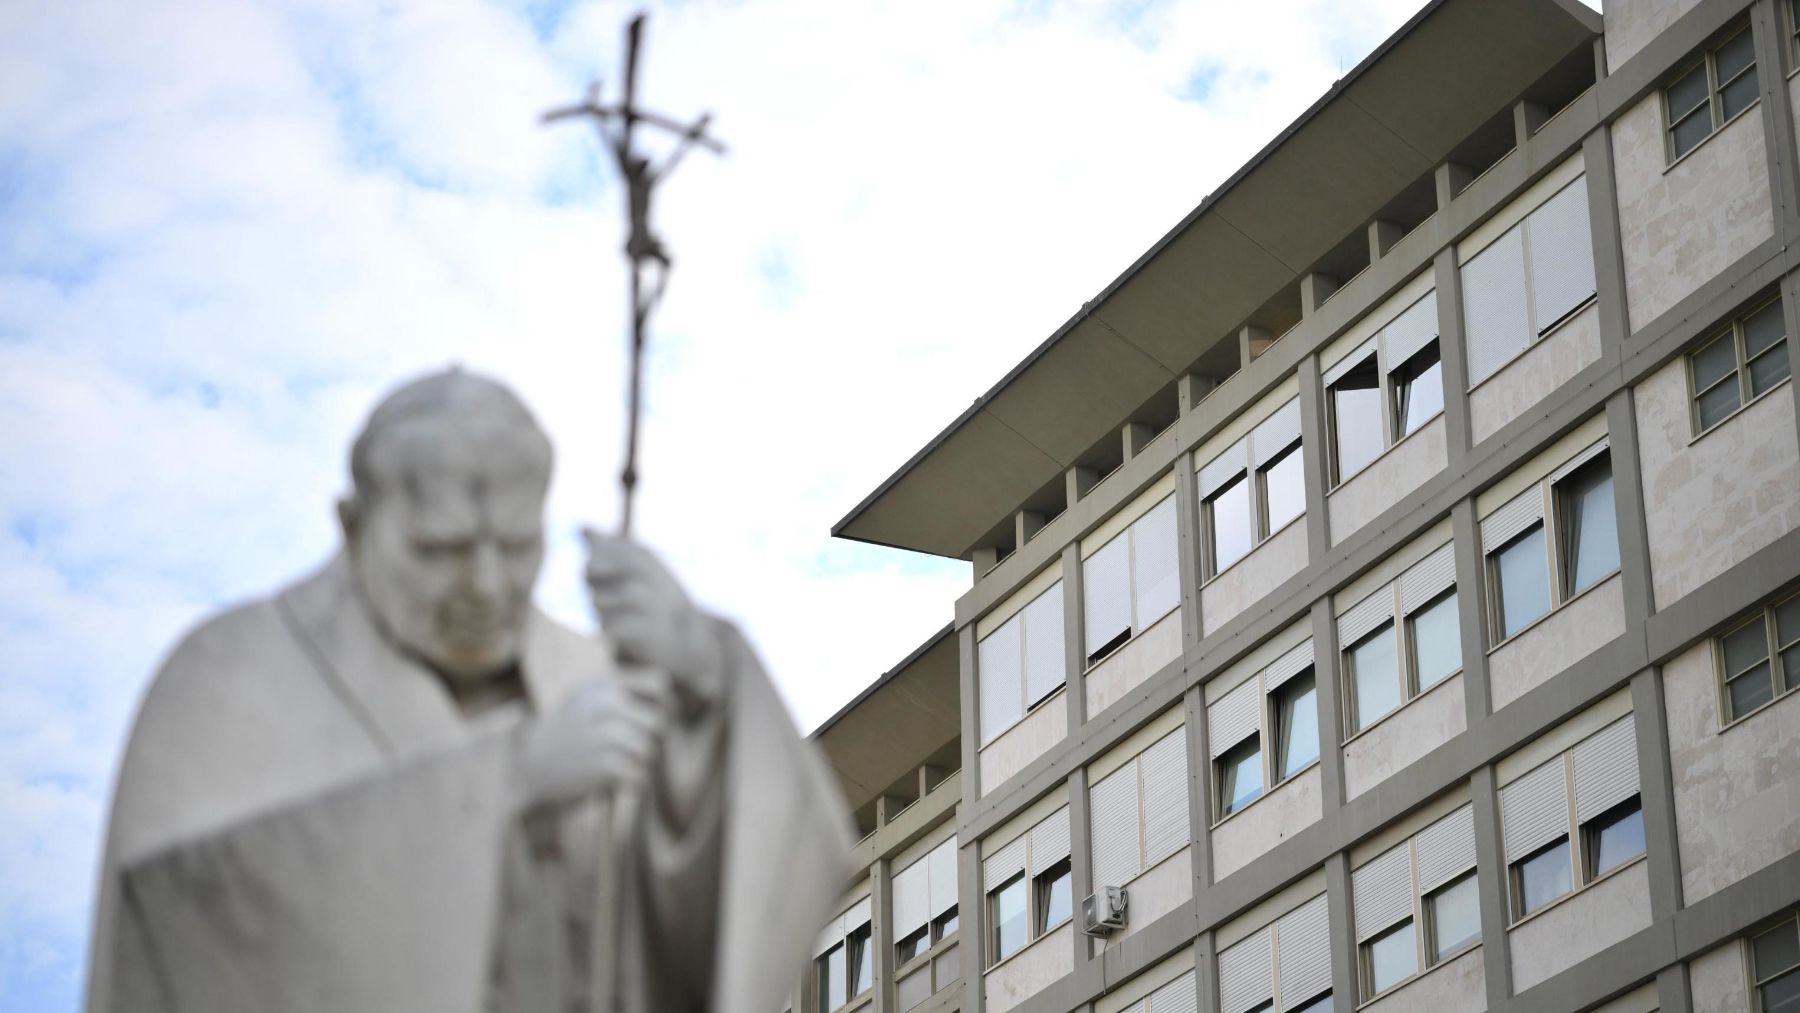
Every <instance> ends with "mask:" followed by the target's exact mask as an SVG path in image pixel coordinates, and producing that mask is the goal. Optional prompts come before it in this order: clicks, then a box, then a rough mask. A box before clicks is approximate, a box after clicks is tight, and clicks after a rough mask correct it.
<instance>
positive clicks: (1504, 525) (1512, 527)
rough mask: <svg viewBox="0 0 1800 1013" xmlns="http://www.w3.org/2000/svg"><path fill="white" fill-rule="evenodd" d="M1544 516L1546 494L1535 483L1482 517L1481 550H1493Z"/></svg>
mask: <svg viewBox="0 0 1800 1013" xmlns="http://www.w3.org/2000/svg"><path fill="white" fill-rule="evenodd" d="M1543 518H1544V494H1543V492H1542V491H1540V490H1539V489H1538V487H1537V486H1535V485H1534V486H1532V487H1531V488H1529V489H1527V490H1525V491H1524V492H1523V493H1521V494H1519V495H1518V496H1515V497H1513V499H1512V500H1511V501H1509V502H1508V503H1507V504H1506V505H1505V506H1503V507H1501V508H1499V509H1498V510H1495V511H1494V512H1493V513H1491V514H1488V515H1487V516H1486V517H1483V518H1482V519H1481V551H1482V552H1484V553H1491V552H1493V551H1494V550H1495V549H1498V548H1500V547H1501V546H1503V545H1505V544H1506V543H1507V542H1510V541H1512V540H1513V538H1514V537H1516V536H1517V535H1518V534H1519V533H1520V532H1522V531H1524V530H1525V529H1526V528H1529V527H1531V526H1532V525H1533V524H1536V523H1537V522H1538V521H1540V520H1543Z"/></svg>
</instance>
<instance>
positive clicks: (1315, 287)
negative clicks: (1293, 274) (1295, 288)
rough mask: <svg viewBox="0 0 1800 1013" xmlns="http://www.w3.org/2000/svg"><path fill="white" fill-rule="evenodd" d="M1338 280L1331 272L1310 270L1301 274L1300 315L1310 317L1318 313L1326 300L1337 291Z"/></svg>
mask: <svg viewBox="0 0 1800 1013" xmlns="http://www.w3.org/2000/svg"><path fill="white" fill-rule="evenodd" d="M1337 288H1338V280H1337V279H1336V278H1334V277H1332V276H1331V275H1329V274H1320V273H1319V272H1317V271H1308V272H1307V273H1305V274H1303V275H1301V276H1300V315H1301V316H1302V317H1310V316H1312V315H1313V314H1314V313H1317V312H1318V310H1319V307H1320V306H1323V305H1325V300H1327V299H1329V298H1331V294H1332V293H1333V292H1336V291H1337Z"/></svg>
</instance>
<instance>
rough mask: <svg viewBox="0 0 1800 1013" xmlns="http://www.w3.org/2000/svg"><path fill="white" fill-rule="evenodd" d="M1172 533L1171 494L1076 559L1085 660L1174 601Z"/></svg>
mask: <svg viewBox="0 0 1800 1013" xmlns="http://www.w3.org/2000/svg"><path fill="white" fill-rule="evenodd" d="M1175 532H1176V521H1175V496H1174V494H1172V493H1171V494H1169V495H1167V496H1165V497H1163V499H1162V501H1161V502H1159V503H1157V504H1156V505H1155V506H1153V507H1151V508H1150V509H1149V510H1147V511H1145V512H1144V514H1143V515H1142V516H1140V517H1138V518H1137V519H1136V520H1135V521H1132V522H1131V526H1130V527H1127V528H1126V529H1125V530H1124V531H1121V532H1119V533H1118V534H1117V535H1115V536H1114V537H1113V538H1111V539H1110V540H1108V541H1107V542H1106V544H1104V545H1102V546H1101V547H1100V548H1098V549H1096V550H1095V551H1094V552H1093V553H1092V554H1091V555H1089V556H1088V557H1087V558H1086V559H1083V560H1082V562H1081V582H1082V587H1081V594H1082V617H1083V632H1084V633H1085V635H1086V643H1087V651H1088V656H1087V663H1088V664H1090V665H1091V664H1093V663H1095V662H1096V661H1099V660H1100V659H1102V658H1104V657H1106V656H1107V655H1109V654H1111V653H1112V652H1113V651H1115V650H1117V649H1118V648H1119V647H1120V646H1122V645H1123V644H1125V642H1126V641H1128V640H1130V639H1131V638H1132V637H1134V636H1136V635H1137V634H1139V633H1142V632H1144V630H1146V629H1148V628H1150V626H1151V625H1152V624H1154V623H1155V622H1156V621H1157V620H1158V619H1161V618H1162V617H1163V616H1165V615H1167V614H1169V613H1170V612H1171V611H1173V610H1174V608H1175V606H1176V605H1178V604H1180V601H1181V578H1180V575H1179V572H1178V568H1177V561H1176V557H1177V550H1176V547H1175V540H1176V534H1175ZM1059 628H1060V627H1059Z"/></svg>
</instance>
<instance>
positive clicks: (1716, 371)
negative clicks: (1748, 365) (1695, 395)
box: [1691, 334, 1737, 391]
mask: <svg viewBox="0 0 1800 1013" xmlns="http://www.w3.org/2000/svg"><path fill="white" fill-rule="evenodd" d="M1691 359H1692V361H1693V363H1694V389H1695V390H1697V391H1698V390H1705V389H1706V388H1708V387H1711V386H1712V385H1713V384H1714V383H1715V382H1717V381H1718V380H1720V379H1721V378H1723V377H1727V376H1730V375H1731V373H1732V371H1734V370H1736V369H1737V350H1736V347H1735V346H1734V344H1733V342H1732V336H1731V335H1729V334H1727V335H1725V336H1724V337H1722V338H1720V339H1718V340H1717V341H1714V342H1713V343H1712V344H1710V345H1707V346H1706V347H1705V348H1702V349H1700V350H1699V351H1698V352H1695V353H1694V354H1693V356H1692V357H1691Z"/></svg>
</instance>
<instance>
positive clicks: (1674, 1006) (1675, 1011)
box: [1656, 961, 1694, 1013]
mask: <svg viewBox="0 0 1800 1013" xmlns="http://www.w3.org/2000/svg"><path fill="white" fill-rule="evenodd" d="M1656 1005H1657V1008H1658V1010H1659V1011H1660V1013H1693V1011H1694V993H1693V990H1692V987H1691V986H1690V985H1689V984H1688V969H1687V965H1686V964H1683V963H1680V962H1679V961H1677V962H1676V963H1674V964H1672V965H1670V966H1668V967H1665V968H1663V969H1662V970H1661V971H1659V972H1657V975H1656Z"/></svg>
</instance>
